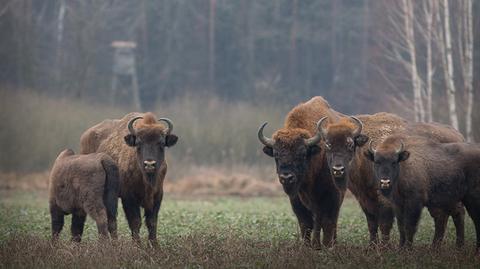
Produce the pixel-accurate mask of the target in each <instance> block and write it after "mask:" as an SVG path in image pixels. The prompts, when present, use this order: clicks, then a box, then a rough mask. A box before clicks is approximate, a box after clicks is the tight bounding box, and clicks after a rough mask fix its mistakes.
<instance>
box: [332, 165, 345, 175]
mask: <svg viewBox="0 0 480 269" xmlns="http://www.w3.org/2000/svg"><path fill="white" fill-rule="evenodd" d="M332 171H333V175H334V176H341V175H343V173H345V167H344V166H343V165H334V166H333V167H332Z"/></svg>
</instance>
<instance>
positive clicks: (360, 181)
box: [320, 113, 464, 244]
mask: <svg viewBox="0 0 480 269" xmlns="http://www.w3.org/2000/svg"><path fill="white" fill-rule="evenodd" d="M326 120H327V119H326V118H324V119H322V120H321V122H320V125H321V128H320V129H321V133H322V137H323V138H324V140H325V147H326V149H327V152H326V156H327V163H328V166H329V167H330V169H331V173H332V175H333V176H334V177H335V181H336V182H337V183H340V184H341V185H344V184H345V181H347V185H348V188H349V189H350V191H351V192H352V193H353V194H354V195H355V197H356V198H357V200H358V201H359V203H360V206H361V208H362V210H363V212H364V213H365V216H366V218H367V222H368V230H369V232H370V242H371V243H376V242H378V236H377V233H378V228H380V231H381V233H382V241H384V242H387V241H388V240H389V238H390V231H391V228H392V225H393V220H394V212H393V208H392V206H391V204H390V203H389V202H388V201H386V200H385V199H384V198H383V197H381V196H379V195H378V193H377V188H376V184H375V181H374V176H373V167H372V164H371V162H370V161H368V160H367V159H366V158H365V156H364V154H363V153H362V150H361V149H360V147H362V146H363V145H364V144H365V143H366V142H367V141H368V139H369V138H370V139H373V140H375V141H382V140H383V139H385V138H386V137H388V136H390V135H392V134H395V133H407V134H411V135H413V134H417V135H421V136H424V137H427V138H429V139H431V140H432V141H437V142H440V143H444V142H461V141H463V137H462V135H461V134H460V133H458V132H457V131H456V130H454V129H453V128H451V127H448V126H445V125H441V124H437V123H409V122H408V121H406V120H404V119H402V118H400V117H398V116H396V115H394V114H390V113H377V114H373V115H359V116H357V117H345V118H342V119H340V120H339V121H336V122H334V123H331V124H329V125H327V126H325V125H326V124H324V123H325V121H326ZM452 216H453V218H454V222H455V224H456V225H457V235H458V240H459V241H458V243H459V244H461V243H462V242H463V230H464V229H463V218H464V210H463V208H462V207H460V208H459V209H458V210H457V211H455V212H452Z"/></svg>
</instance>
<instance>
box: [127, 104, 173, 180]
mask: <svg viewBox="0 0 480 269" xmlns="http://www.w3.org/2000/svg"><path fill="white" fill-rule="evenodd" d="M139 119H142V121H141V122H138V123H139V124H137V125H138V126H136V128H134V127H133V124H134V123H135V121H137V120H139ZM158 122H164V123H166V127H165V126H163V125H162V124H159V123H158ZM172 130H173V123H172V121H171V120H169V119H167V118H160V119H158V121H157V120H156V119H155V116H154V115H153V114H152V113H146V114H145V115H144V117H135V118H133V119H131V120H130V121H129V122H128V131H129V134H127V135H126V136H125V137H124V139H125V143H126V144H127V145H128V146H130V147H134V148H135V149H136V157H137V158H136V159H137V163H138V166H139V167H140V169H141V171H142V174H143V175H144V178H146V179H147V181H148V183H150V184H151V185H155V179H156V175H157V172H158V170H159V168H160V167H161V166H162V165H163V162H164V161H165V147H171V146H173V145H175V144H176V143H177V140H178V137H177V136H176V135H174V134H171V132H172Z"/></svg>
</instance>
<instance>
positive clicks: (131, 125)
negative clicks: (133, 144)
mask: <svg viewBox="0 0 480 269" xmlns="http://www.w3.org/2000/svg"><path fill="white" fill-rule="evenodd" d="M138 119H143V117H135V118H133V119H131V120H130V121H129V122H128V131H129V132H130V133H131V134H133V135H134V134H135V133H136V132H135V129H133V123H134V122H135V121H136V120H138Z"/></svg>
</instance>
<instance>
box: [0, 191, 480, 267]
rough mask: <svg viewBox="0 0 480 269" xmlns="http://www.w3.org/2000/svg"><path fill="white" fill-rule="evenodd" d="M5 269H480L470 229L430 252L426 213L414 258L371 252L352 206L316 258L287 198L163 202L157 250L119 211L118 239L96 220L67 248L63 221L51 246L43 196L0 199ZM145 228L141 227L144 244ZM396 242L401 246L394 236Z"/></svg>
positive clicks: (0, 262)
mask: <svg viewBox="0 0 480 269" xmlns="http://www.w3.org/2000/svg"><path fill="white" fill-rule="evenodd" d="M0 197H1V198H0V267H1V268H12V267H13V268H17V267H30V268H32V267H34V268H39V267H56V268H65V267H69V268H70V267H76V268H85V267H90V268H91V267H115V268H140V267H142V268H158V267H162V268H164V267H187V268H197V267H207V268H212V267H213V268H216V267H228V268H231V267H235V268H238V267H258V268H265V267H273V268H275V267H301V268H323V267H328V268H343V267H351V268H358V267H360V268H364V267H365V268H366V267H368V268H372V267H374V268H392V267H395V268H397V267H399V268H423V267H435V268H479V266H480V263H479V261H478V260H475V258H474V257H473V255H472V254H473V242H474V238H475V237H474V230H473V226H472V222H471V220H470V219H469V218H468V219H467V221H466V224H467V225H466V242H467V246H466V249H465V250H456V249H455V248H454V244H453V241H454V236H453V234H454V230H453V225H451V223H449V230H448V232H447V233H448V235H447V238H446V239H447V240H446V243H445V245H444V246H443V248H441V249H435V250H432V249H430V248H429V242H430V239H431V237H432V234H433V228H432V227H433V223H432V221H431V218H430V217H429V216H428V214H427V213H426V212H424V216H423V220H422V222H421V226H420V228H419V232H418V235H417V237H416V242H415V247H414V249H413V250H410V251H402V250H398V249H397V248H395V247H392V248H385V249H378V248H367V247H366V245H367V242H368V232H367V227H366V223H365V220H364V216H363V214H362V213H361V212H360V210H359V208H358V206H357V203H356V202H355V201H354V200H353V199H347V200H346V201H345V203H344V206H343V208H342V211H341V217H340V221H339V234H338V236H339V238H338V239H339V243H338V244H337V246H336V247H335V248H334V249H331V250H327V249H324V250H319V251H315V250H311V249H309V248H307V247H305V246H304V245H303V244H302V243H301V242H300V241H299V239H298V237H297V234H298V231H297V225H296V220H295V218H294V216H293V214H292V212H291V210H290V207H289V204H288V202H287V199H286V197H276V198H275V197H274V198H248V199H247V198H235V197H215V198H195V199H194V198H185V197H183V198H182V197H172V196H168V195H166V197H165V199H164V203H163V205H162V209H161V212H160V221H159V227H158V233H159V239H160V240H159V243H160V247H159V248H158V249H152V248H150V247H148V246H146V244H144V245H143V246H136V245H134V244H132V242H131V240H130V238H129V231H128V227H127V224H126V221H125V218H124V215H123V212H122V210H120V214H119V234H120V239H119V240H118V242H116V243H115V244H114V245H111V244H99V243H97V240H96V229H95V225H94V223H93V222H92V220H90V219H89V220H88V222H87V224H86V231H85V234H84V241H83V242H82V243H80V244H73V243H70V242H69V241H68V233H69V224H70V218H67V219H66V226H65V227H64V231H63V233H62V235H63V238H62V241H61V243H60V244H59V245H57V246H53V245H52V244H50V242H49V235H50V219H49V215H48V210H47V202H46V196H45V194H44V193H36V192H25V191H22V192H18V191H17V192H5V191H3V192H1V193H0ZM145 230H146V229H145V227H144V226H143V227H142V233H143V238H145V236H146V234H145ZM393 235H394V237H393V241H394V243H395V244H396V242H398V236H397V231H396V230H395V231H393Z"/></svg>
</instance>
